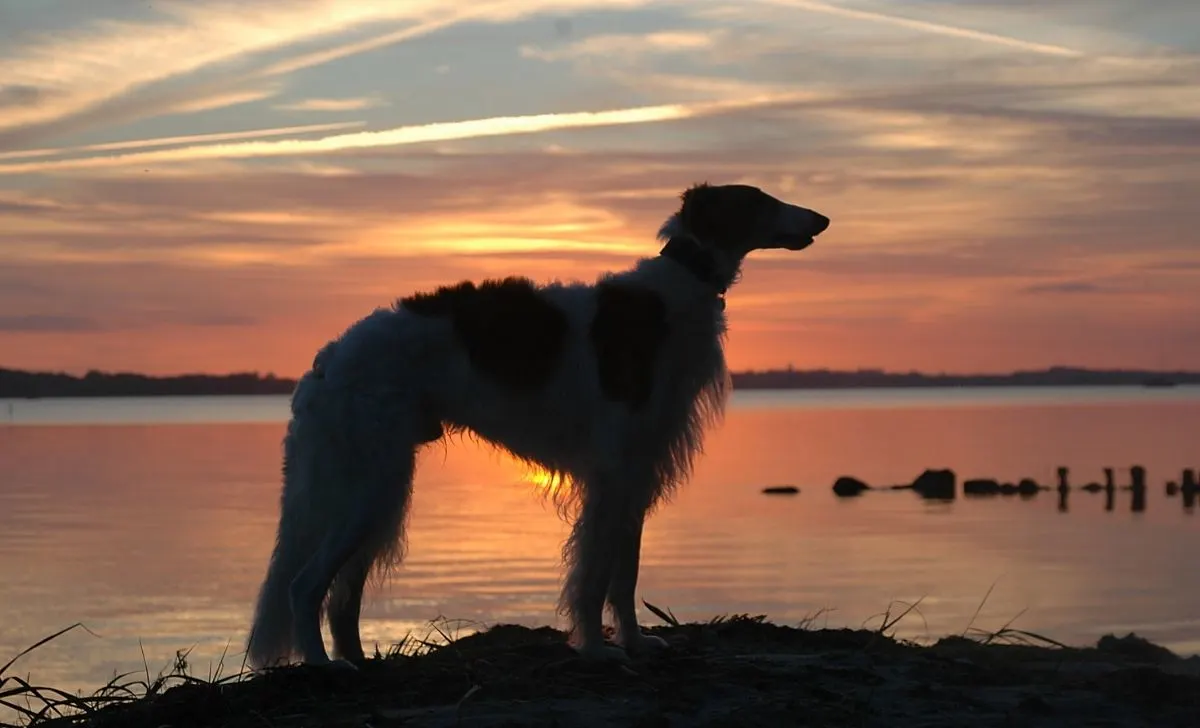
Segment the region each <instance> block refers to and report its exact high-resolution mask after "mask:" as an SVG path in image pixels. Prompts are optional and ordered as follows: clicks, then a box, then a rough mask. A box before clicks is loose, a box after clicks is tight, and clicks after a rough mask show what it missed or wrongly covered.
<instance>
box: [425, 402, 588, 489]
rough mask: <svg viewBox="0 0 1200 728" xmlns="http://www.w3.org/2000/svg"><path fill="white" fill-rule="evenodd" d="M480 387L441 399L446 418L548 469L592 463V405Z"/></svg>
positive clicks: (452, 425)
mask: <svg viewBox="0 0 1200 728" xmlns="http://www.w3.org/2000/svg"><path fill="white" fill-rule="evenodd" d="M480 389H482V390H483V391H480ZM480 389H477V390H476V391H475V395H476V396H473V397H455V398H453V399H452V400H450V401H444V402H442V403H440V404H441V406H440V407H439V409H440V412H439V413H438V414H439V416H440V419H441V421H442V422H444V423H445V424H447V425H449V426H450V427H451V428H456V429H466V430H470V431H471V432H473V433H474V434H475V435H477V436H478V437H480V438H483V439H484V440H487V441H488V442H490V443H492V444H493V445H496V446H499V447H501V448H503V449H505V450H508V451H510V452H511V453H512V454H514V455H516V456H518V457H520V458H523V459H526V460H531V461H534V462H537V463H539V464H541V465H543V466H545V467H547V468H551V469H556V470H576V469H577V468H578V467H580V466H581V465H583V464H584V463H585V462H586V459H587V456H588V453H589V451H590V447H589V445H590V443H591V438H592V434H593V433H592V418H591V417H590V416H589V414H590V413H589V410H590V408H589V407H587V406H586V405H582V404H580V403H578V402H575V403H574V404H573V403H572V398H570V397H562V396H558V397H555V396H549V394H548V393H544V394H540V395H539V394H528V395H520V394H514V393H503V392H497V391H494V390H493V391H487V390H489V389H490V388H480Z"/></svg>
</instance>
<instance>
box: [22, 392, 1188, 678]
mask: <svg viewBox="0 0 1200 728" xmlns="http://www.w3.org/2000/svg"><path fill="white" fill-rule="evenodd" d="M752 401H753V398H749V399H743V400H742V403H741V404H740V405H738V406H735V407H734V408H733V409H732V410H731V412H730V414H729V417H728V418H727V421H726V422H725V424H724V425H723V426H721V427H719V428H717V429H715V430H714V431H713V432H712V433H711V435H710V437H709V440H708V446H707V448H706V452H705V454H704V455H703V456H702V457H700V458H699V459H698V461H697V467H696V472H695V476H694V478H693V479H692V481H691V482H690V483H688V484H687V485H686V486H685V487H684V488H682V489H681V490H680V491H679V493H678V494H677V495H676V496H675V498H674V499H673V502H672V503H671V504H669V505H668V506H666V507H664V508H661V509H659V511H657V512H656V513H655V514H654V515H653V516H652V517H651V519H650V521H649V523H648V525H647V529H646V534H645V546H644V549H643V571H642V578H641V582H640V587H641V588H640V596H642V597H644V598H646V599H647V600H648V601H651V602H653V603H656V604H661V605H662V606H668V607H670V608H671V609H672V610H674V611H675V613H676V614H677V615H679V616H680V617H681V618H684V619H707V618H709V617H712V616H713V615H714V614H719V613H730V612H754V613H766V614H768V615H769V616H770V617H771V618H772V619H775V620H778V621H782V622H789V621H792V622H794V621H798V620H800V619H801V618H802V617H804V616H805V615H808V614H812V613H814V612H816V611H818V610H820V609H822V608H825V607H833V608H835V609H836V611H835V612H834V613H833V614H832V615H831V616H830V617H829V619H830V624H832V625H847V626H858V625H859V624H861V623H862V622H863V621H864V620H866V619H868V618H869V617H871V615H874V614H876V613H878V612H880V611H882V610H883V609H884V608H886V607H887V604H888V602H889V601H890V600H892V599H907V600H914V599H916V598H919V597H925V601H924V602H923V603H922V613H923V616H924V618H925V620H926V622H925V623H922V622H921V621H920V620H919V619H916V618H914V621H913V622H912V623H910V624H906V625H902V631H903V629H911V630H912V633H910V634H911V636H921V635H922V634H924V633H925V624H926V623H927V624H928V633H929V634H930V635H932V636H938V635H940V634H945V633H948V632H960V631H961V630H962V629H963V628H964V627H965V625H966V623H967V622H968V621H969V619H970V617H971V615H972V614H973V612H974V611H975V609H976V608H977V607H978V605H979V602H980V600H981V599H982V597H983V595H984V594H985V593H986V592H987V590H988V588H989V587H991V586H992V584H996V588H995V590H994V591H993V593H992V595H991V596H990V597H989V600H988V604H987V606H986V608H985V609H984V611H983V613H982V614H981V616H980V618H979V619H980V621H979V622H978V624H980V625H981V626H985V627H987V626H991V627H996V626H999V624H1001V623H1003V622H1004V621H1007V620H1008V619H1010V618H1011V617H1013V616H1015V615H1016V614H1018V613H1019V612H1021V611H1022V610H1024V609H1028V610H1029V611H1027V612H1025V613H1024V614H1023V615H1022V617H1021V621H1020V622H1019V623H1018V624H1017V626H1019V627H1023V628H1026V629H1031V630H1034V631H1038V632H1043V633H1046V634H1049V635H1050V636H1052V637H1055V638H1058V639H1063V640H1066V641H1083V640H1091V639H1094V638H1095V637H1096V636H1098V634H1100V633H1102V632H1103V631H1111V630H1126V631H1127V630H1130V629H1136V631H1138V632H1139V634H1145V635H1146V636H1148V637H1150V638H1152V639H1157V640H1162V641H1165V642H1168V643H1169V644H1173V645H1175V646H1177V647H1179V648H1180V649H1188V645H1193V646H1195V648H1196V649H1200V622H1198V621H1197V619H1196V618H1195V616H1194V615H1195V614H1197V613H1200V587H1198V586H1197V585H1196V584H1195V580H1194V579H1192V578H1191V574H1190V571H1189V569H1188V566H1187V563H1186V560H1184V559H1180V558H1179V554H1180V553H1186V552H1188V551H1189V550H1191V549H1194V548H1195V547H1197V546H1200V538H1198V537H1200V527H1198V522H1197V521H1196V519H1195V518H1194V517H1192V516H1190V515H1188V514H1187V513H1185V512H1184V511H1183V509H1182V508H1181V507H1180V504H1179V502H1178V499H1176V500H1174V501H1172V500H1168V499H1166V498H1165V497H1164V496H1162V482H1163V481H1164V480H1165V479H1167V478H1168V477H1178V471H1179V470H1180V469H1181V468H1182V467H1186V466H1192V467H1195V466H1197V465H1200V463H1198V462H1196V459H1197V453H1195V451H1194V449H1195V446H1194V442H1195V441H1194V436H1193V435H1192V432H1193V430H1192V429H1189V428H1191V427H1192V422H1193V421H1194V419H1195V416H1196V414H1197V406H1196V401H1195V400H1194V399H1193V400H1181V401H1179V402H1175V403H1171V402H1164V403H1158V404H1145V403H1143V404H1125V405H1104V406H1099V405H1094V404H1091V405H1089V404H1081V405H1071V406H1045V405H1040V406H1025V407H997V406H974V407H931V406H921V407H914V406H908V405H905V406H900V405H899V404H897V405H896V406H889V407H877V408H872V409H853V408H844V407H827V408H823V409H817V408H804V407H797V406H791V405H788V406H780V405H779V402H776V401H768V402H765V403H764V402H759V405H761V406H759V405H754V406H751V405H750V404H748V403H752ZM785 404H786V403H785ZM180 406H187V405H186V404H181V405H180ZM197 406H198V405H197ZM230 406H239V405H236V404H233V405H230ZM282 433H283V424H282V423H272V424H213V425H198V424H193V425H172V426H140V425H139V426H100V427H92V426H56V427H3V428H0V463H3V464H4V469H3V471H2V472H0V555H2V556H0V604H3V605H4V608H5V613H4V619H2V620H0V657H2V656H4V655H7V654H15V652H16V651H18V650H19V649H21V648H23V647H24V646H26V645H28V644H30V643H32V642H33V641H35V640H36V639H37V638H40V637H41V636H44V635H47V634H50V633H51V632H54V631H55V630H57V629H60V628H61V627H64V626H66V625H68V624H71V623H73V622H75V621H83V622H84V623H85V624H87V626H88V627H89V628H90V629H92V630H94V631H96V632H98V633H99V634H100V635H102V639H99V640H96V639H94V638H92V637H88V636H86V635H83V634H81V633H79V634H72V635H70V636H69V637H66V638H64V639H62V640H60V641H59V642H57V643H52V644H50V645H47V646H46V647H44V648H42V649H40V650H39V651H38V653H36V654H35V655H33V656H30V657H29V658H27V659H25V660H23V661H22V663H20V664H21V665H24V666H25V667H24V669H26V670H29V671H32V672H34V674H36V675H38V676H39V677H40V678H42V679H44V681H46V682H53V683H55V684H60V685H68V686H78V687H80V688H89V687H92V686H94V685H95V684H97V683H99V682H103V680H104V679H106V678H107V677H108V676H110V675H111V672H112V671H113V670H119V671H125V670H128V669H133V668H134V667H137V668H140V666H141V664H142V663H141V659H142V658H141V655H140V652H139V647H138V640H139V639H140V640H141V641H142V642H143V644H144V645H145V649H146V653H147V657H148V659H149V661H150V664H151V667H152V669H154V667H155V666H156V665H165V664H167V663H168V662H169V660H170V658H171V657H172V656H173V655H174V652H175V650H177V649H180V648H186V647H188V646H190V645H192V644H197V648H196V650H195V651H194V652H193V655H194V662H196V664H198V665H201V666H203V665H204V660H205V659H206V658H207V657H212V658H213V659H215V656H216V655H219V654H220V652H221V650H223V649H224V648H225V647H226V645H227V644H228V643H231V644H232V646H231V649H230V653H231V655H235V656H236V655H237V654H238V651H239V650H240V647H241V642H242V639H243V638H244V634H245V629H246V627H247V624H248V620H249V615H250V609H251V606H252V603H253V599H254V596H255V592H256V590H257V588H258V584H259V580H260V579H261V577H262V574H263V570H264V568H265V566H266V561H267V558H268V556H269V553H270V550H271V547H272V541H273V538H274V531H275V526H276V519H277V517H278V502H279V487H280V437H281V435H282ZM1135 463H1137V464H1142V465H1144V466H1146V467H1147V468H1148V470H1149V476H1150V477H1149V482H1150V487H1151V496H1150V498H1149V503H1148V509H1147V511H1146V512H1145V513H1140V514H1133V515H1131V514H1129V513H1128V504H1127V500H1128V494H1119V497H1118V503H1119V505H1118V508H1117V512H1113V513H1106V512H1105V511H1104V510H1103V507H1102V503H1103V496H1091V495H1089V494H1085V493H1073V494H1072V496H1071V502H1070V510H1069V512H1068V513H1067V514H1062V513H1059V512H1058V511H1057V510H1056V507H1055V502H1054V497H1053V494H1052V493H1046V494H1042V495H1040V496H1038V497H1037V498H1035V499H1033V500H1032V501H1028V502H1025V501H1020V500H1018V499H1015V498H1006V499H987V500H975V499H962V498H960V499H959V500H958V501H957V502H955V503H954V504H951V505H947V504H934V503H927V502H922V501H920V500H919V499H917V498H915V497H914V496H913V495H912V494H911V493H906V492H881V493H868V494H866V495H865V496H863V497H862V498H859V499H856V500H853V501H844V500H839V499H836V498H834V497H833V496H832V495H831V493H830V490H829V487H830V484H831V483H832V482H833V480H834V478H836V477H837V476H839V475H843V474H848V475H855V476H857V477H861V478H863V479H865V480H867V481H868V482H871V483H873V484H891V483H899V482H907V481H909V480H911V479H912V477H913V476H915V475H916V474H917V473H919V472H920V471H921V470H922V469H924V468H926V467H951V468H954V469H955V470H956V471H958V473H959V475H960V478H966V477H980V476H989V477H998V478H1001V479H1006V480H1015V479H1018V478H1020V477H1024V476H1031V477H1035V478H1037V479H1038V480H1040V481H1042V482H1044V483H1051V482H1052V480H1053V474H1054V469H1055V468H1056V467H1057V466H1058V465H1068V466H1070V467H1072V469H1073V479H1074V482H1075V484H1076V485H1080V484H1082V483H1083V482H1086V481H1087V480H1091V479H1099V478H1100V477H1101V472H1100V471H1101V468H1103V467H1105V466H1113V467H1116V468H1118V469H1119V477H1118V480H1120V481H1123V480H1125V479H1126V477H1127V475H1126V474H1127V470H1125V469H1126V468H1127V467H1128V466H1129V465H1132V464H1135ZM778 484H794V485H797V486H799V487H800V488H801V493H800V495H798V496H795V497H790V498H769V497H766V496H763V495H761V494H760V492H759V491H760V489H761V488H762V487H763V486H766V485H778ZM553 487H555V484H554V482H553V481H552V479H551V478H549V476H548V474H547V473H545V472H544V471H542V470H540V469H537V468H531V467H529V466H527V465H525V464H523V463H520V462H518V461H516V460H514V459H512V458H510V457H508V456H506V455H504V454H503V453H501V452H499V451H497V450H495V449H494V448H491V447H489V446H486V445H480V444H476V443H473V442H472V441H470V439H468V438H461V439H458V440H455V441H453V442H448V443H445V442H444V443H438V444H435V445H433V446H430V447H428V448H426V449H425V450H423V452H422V455H421V457H420V460H419V466H418V472H417V478H416V486H415V491H414V496H413V506H412V516H411V518H410V534H409V556H408V558H407V560H406V561H405V563H404V564H403V565H402V566H401V568H400V569H399V570H398V572H397V573H396V574H394V575H393V577H392V579H391V580H390V581H389V582H388V583H387V584H386V586H385V587H384V588H383V589H381V590H377V591H372V592H371V594H370V596H369V605H368V607H367V608H366V612H365V618H366V622H365V624H364V633H365V634H366V635H367V636H368V639H369V640H379V641H380V642H381V643H383V646H384V647H386V645H387V643H388V642H389V641H391V640H399V639H401V638H402V637H403V636H404V635H403V633H402V632H401V631H400V630H405V631H407V630H408V629H411V628H412V626H413V625H419V624H422V623H424V622H426V621H427V620H431V619H434V618H436V617H438V616H439V615H442V616H447V617H450V618H456V619H458V618H461V619H468V620H478V621H481V622H484V623H491V622H496V621H508V622H514V621H515V622H524V623H551V624H559V622H558V617H557V615H556V614H555V610H554V607H555V601H556V599H557V596H558V588H559V580H560V577H561V567H560V549H561V545H562V540H563V539H564V538H565V536H566V534H567V524H565V523H563V522H562V521H561V520H560V519H559V518H558V516H557V514H556V511H555V508H554V506H553V503H552V499H551V498H548V497H546V496H548V495H552V488H553ZM643 618H645V619H652V618H651V617H650V616H649V615H644V616H643ZM234 661H240V657H236V659H234Z"/></svg>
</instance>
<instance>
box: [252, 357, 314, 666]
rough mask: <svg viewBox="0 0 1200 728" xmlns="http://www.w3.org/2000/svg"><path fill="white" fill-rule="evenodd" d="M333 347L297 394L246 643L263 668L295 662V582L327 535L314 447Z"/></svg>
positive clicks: (302, 380)
mask: <svg viewBox="0 0 1200 728" xmlns="http://www.w3.org/2000/svg"><path fill="white" fill-rule="evenodd" d="M331 349H332V345H330V346H327V347H326V348H325V349H324V350H322V352H321V353H320V354H318V355H317V358H316V361H315V362H314V363H313V369H312V370H311V371H309V372H307V373H305V374H304V376H302V377H301V378H300V381H299V382H298V383H297V384H296V389H295V391H294V392H293V394H292V418H291V420H290V421H289V422H288V429H287V433H286V434H285V435H284V439H283V495H282V499H281V503H280V514H279V528H278V531H277V533H276V536H275V548H274V551H273V552H272V553H271V560H270V563H269V564H268V566H267V575H266V578H265V579H264V580H263V583H262V587H261V588H260V590H259V594H258V603H257V604H256V606H255V609H254V621H253V623H252V625H251V628H250V636H249V638H248V641H247V645H246V661H247V662H248V663H249V664H250V666H251V667H254V668H260V667H264V666H269V665H276V664H280V663H285V662H287V661H289V660H290V659H291V658H292V656H293V653H294V652H295V644H294V637H293V629H292V623H293V620H292V605H291V593H290V590H291V584H292V581H293V580H294V579H295V578H296V576H297V575H298V574H299V573H300V570H301V569H303V568H304V566H305V564H306V563H307V562H308V559H309V558H310V557H311V555H312V554H313V553H314V552H315V551H316V550H317V548H318V546H319V544H320V539H321V535H322V530H323V529H322V528H321V527H320V524H319V522H318V518H319V514H318V513H314V510H315V508H314V507H315V506H317V505H318V504H316V503H311V501H313V500H315V499H316V495H317V494H315V493H313V492H312V491H313V490H314V489H316V488H320V487H321V484H320V482H319V481H317V478H318V477H319V473H318V472H317V471H318V468H317V467H315V466H318V465H319V463H320V459H319V456H318V455H317V453H315V452H313V448H320V447H321V446H322V438H321V433H319V432H315V431H314V430H316V429H317V426H318V425H319V422H316V421H314V420H315V419H317V418H318V415H319V410H320V409H321V405H322V404H323V403H322V402H321V401H320V400H321V399H322V398H323V397H324V396H325V392H323V389H324V382H323V381H322V379H323V376H322V375H323V373H322V369H321V365H322V364H323V358H324V357H326V356H328V352H329V351H330V350H331Z"/></svg>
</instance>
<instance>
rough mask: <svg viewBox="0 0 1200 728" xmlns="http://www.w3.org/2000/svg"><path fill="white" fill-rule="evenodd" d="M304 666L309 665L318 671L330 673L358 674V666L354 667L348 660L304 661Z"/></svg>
mask: <svg viewBox="0 0 1200 728" xmlns="http://www.w3.org/2000/svg"><path fill="white" fill-rule="evenodd" d="M304 664H305V665H309V666H311V667H313V668H316V669H318V670H329V671H330V672H341V673H351V672H358V665H355V664H354V663H353V662H350V661H349V660H341V659H338V660H331V659H329V658H328V657H326V658H325V659H313V660H305V662H304Z"/></svg>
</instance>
